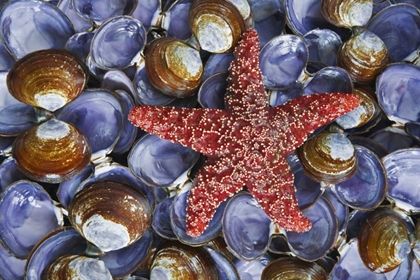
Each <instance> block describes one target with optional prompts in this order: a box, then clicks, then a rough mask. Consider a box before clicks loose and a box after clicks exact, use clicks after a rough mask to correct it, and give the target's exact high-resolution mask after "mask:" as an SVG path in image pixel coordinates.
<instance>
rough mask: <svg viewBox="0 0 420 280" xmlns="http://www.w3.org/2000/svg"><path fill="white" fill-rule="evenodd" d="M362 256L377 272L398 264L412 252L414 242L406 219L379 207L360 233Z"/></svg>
mask: <svg viewBox="0 0 420 280" xmlns="http://www.w3.org/2000/svg"><path fill="white" fill-rule="evenodd" d="M359 252H360V257H361V259H362V261H363V263H364V264H365V266H366V267H367V268H369V269H370V270H371V271H373V272H375V273H383V272H389V271H391V270H393V269H395V268H396V267H398V266H399V265H400V264H401V263H402V262H403V261H404V260H405V259H406V258H407V257H408V254H409V253H410V241H409V236H408V230H407V226H406V225H405V222H404V220H403V219H402V218H401V217H400V216H399V215H398V214H397V213H395V212H394V211H393V210H391V209H387V208H377V209H376V210H375V211H374V212H373V213H372V214H371V215H370V216H369V217H368V218H367V219H366V221H365V223H364V224H363V226H362V229H361V230H360V233H359Z"/></svg>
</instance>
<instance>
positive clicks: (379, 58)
mask: <svg viewBox="0 0 420 280" xmlns="http://www.w3.org/2000/svg"><path fill="white" fill-rule="evenodd" d="M389 62H390V59H389V55H388V50H387V48H386V46H385V43H384V42H383V41H382V40H381V39H380V38H379V37H378V36H377V35H375V34H374V33H372V32H370V31H367V30H366V31H364V32H362V33H361V34H359V35H356V36H353V37H351V38H350V39H349V40H347V41H346V42H345V43H344V44H343V46H342V47H341V49H340V50H339V51H338V54H337V65H338V66H339V67H342V68H344V69H345V70H347V71H348V73H349V75H350V77H351V78H352V79H353V81H354V82H355V83H359V84H369V83H372V82H374V81H375V79H376V77H377V76H378V75H379V74H380V73H381V72H382V71H383V70H384V69H385V67H386V66H387V65H388V63H389Z"/></svg>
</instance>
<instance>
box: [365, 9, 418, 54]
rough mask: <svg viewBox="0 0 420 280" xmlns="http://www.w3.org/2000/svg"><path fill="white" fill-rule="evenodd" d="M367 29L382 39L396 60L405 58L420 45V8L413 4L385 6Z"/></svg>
mask: <svg viewBox="0 0 420 280" xmlns="http://www.w3.org/2000/svg"><path fill="white" fill-rule="evenodd" d="M367 29H368V30H369V31H371V32H373V33H375V34H376V35H377V36H378V37H379V38H381V39H382V41H383V42H384V43H385V46H386V48H387V50H388V54H389V56H390V57H391V60H392V61H394V62H398V61H401V60H403V59H404V58H405V57H407V56H408V55H409V54H411V53H412V52H414V51H415V50H416V49H418V48H419V47H420V15H419V11H418V8H416V7H414V6H412V5H409V4H397V5H391V6H389V7H387V8H384V9H383V10H381V11H380V12H379V13H377V14H376V15H375V16H374V17H373V18H372V19H371V20H370V21H369V23H368V24H367ZM401 42H404V43H401Z"/></svg>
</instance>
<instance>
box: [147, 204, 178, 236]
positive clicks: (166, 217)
mask: <svg viewBox="0 0 420 280" xmlns="http://www.w3.org/2000/svg"><path fill="white" fill-rule="evenodd" d="M174 199H175V196H172V197H168V198H167V199H165V200H163V201H162V202H161V203H159V204H158V205H157V206H156V208H155V210H154V211H153V220H152V227H153V229H154V230H155V232H156V233H157V234H159V235H160V236H161V237H163V238H165V239H169V240H177V236H176V235H175V233H174V231H173V230H172V227H171V217H170V211H171V207H172V202H173V201H174Z"/></svg>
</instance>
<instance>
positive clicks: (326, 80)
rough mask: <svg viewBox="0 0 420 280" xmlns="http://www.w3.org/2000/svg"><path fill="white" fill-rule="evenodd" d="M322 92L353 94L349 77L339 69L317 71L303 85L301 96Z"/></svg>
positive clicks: (331, 68) (326, 68)
mask: <svg viewBox="0 0 420 280" xmlns="http://www.w3.org/2000/svg"><path fill="white" fill-rule="evenodd" d="M323 92H343V93H351V92H353V82H352V80H351V78H350V75H349V74H348V73H347V71H345V70H344V69H342V68H339V67H325V68H323V69H321V70H319V71H318V72H317V73H316V74H315V75H314V76H313V77H312V78H310V80H309V81H308V82H307V83H306V84H305V85H304V88H303V94H304V95H310V94H314V93H323Z"/></svg>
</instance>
